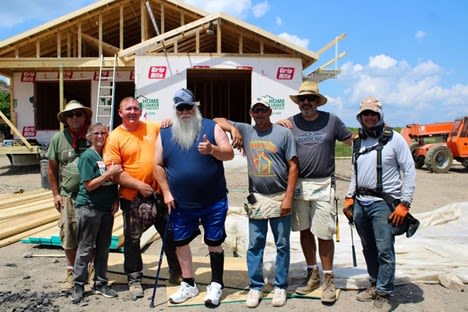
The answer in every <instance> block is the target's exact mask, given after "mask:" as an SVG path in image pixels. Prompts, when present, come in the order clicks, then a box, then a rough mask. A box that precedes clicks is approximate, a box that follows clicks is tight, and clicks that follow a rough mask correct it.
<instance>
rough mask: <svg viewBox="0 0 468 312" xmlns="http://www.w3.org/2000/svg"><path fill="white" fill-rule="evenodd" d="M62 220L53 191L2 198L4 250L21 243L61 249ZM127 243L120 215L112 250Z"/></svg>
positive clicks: (0, 217) (0, 239)
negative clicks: (59, 247)
mask: <svg viewBox="0 0 468 312" xmlns="http://www.w3.org/2000/svg"><path fill="white" fill-rule="evenodd" d="M58 217H59V214H58V212H57V210H56V209H55V207H54V203H53V198H52V192H51V191H49V190H44V189H41V190H35V191H28V192H24V193H19V194H2V195H0V247H3V246H7V245H10V244H13V243H16V242H18V241H21V242H23V243H29V244H36V245H45V246H60V237H59V228H58V226H57V220H58ZM152 234H153V235H148V234H147V235H146V236H150V237H149V238H148V240H151V241H152V240H153V239H154V236H155V235H156V233H155V232H153V233H152ZM123 241H124V240H123V222H122V217H121V212H120V211H119V212H118V213H117V214H116V218H115V222H114V229H113V233H112V242H111V246H110V249H111V250H119V249H121V247H122V246H123ZM145 243H147V241H146V242H145Z"/></svg>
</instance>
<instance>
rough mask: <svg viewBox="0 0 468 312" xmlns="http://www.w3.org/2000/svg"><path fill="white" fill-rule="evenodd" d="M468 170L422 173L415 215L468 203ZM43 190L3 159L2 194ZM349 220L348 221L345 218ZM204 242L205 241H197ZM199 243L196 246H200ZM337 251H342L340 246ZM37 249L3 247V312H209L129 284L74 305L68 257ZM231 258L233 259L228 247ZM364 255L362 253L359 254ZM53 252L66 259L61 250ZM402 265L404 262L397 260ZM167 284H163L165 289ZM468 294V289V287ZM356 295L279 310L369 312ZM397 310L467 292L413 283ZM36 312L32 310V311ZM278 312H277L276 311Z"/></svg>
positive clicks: (341, 165) (31, 174)
mask: <svg viewBox="0 0 468 312" xmlns="http://www.w3.org/2000/svg"><path fill="white" fill-rule="evenodd" d="M226 167H227V169H226V177H227V180H228V186H229V190H230V193H229V199H230V205H231V206H240V205H241V204H242V203H243V201H244V198H245V196H246V194H247V191H246V185H247V178H246V169H245V167H243V166H239V165H229V164H227V165H226ZM336 172H337V183H338V188H337V194H338V196H339V197H340V198H342V197H343V196H344V193H345V190H346V188H347V186H348V182H349V178H350V173H351V165H350V160H349V159H341V160H337V170H336ZM467 178H468V170H467V169H465V168H463V167H462V166H461V165H459V164H456V165H455V166H454V168H453V169H452V170H450V171H449V172H448V173H447V174H432V173H430V172H428V171H426V170H417V187H416V194H415V198H414V202H413V207H412V210H413V212H416V213H417V212H423V211H431V210H433V209H436V208H439V207H442V206H444V205H446V204H448V203H453V202H466V201H468V192H466V187H467V183H468V182H467V181H468V179H467ZM40 187H41V177H40V172H39V167H38V166H37V167H28V168H12V167H10V166H9V163H8V160H7V158H6V157H4V156H0V194H8V193H13V192H15V191H18V190H20V189H22V190H24V191H28V190H33V189H37V188H40ZM342 217H343V218H344V216H342ZM195 241H199V240H195ZM195 241H194V242H195ZM336 248H340V247H339V245H337V246H336ZM33 249H35V251H34V253H35V254H47V253H48V250H47V249H46V250H44V249H41V250H40V252H39V249H38V248H37V247H35V246H33V245H28V244H22V243H16V244H13V245H10V246H6V247H3V248H1V251H0V277H1V278H0V310H1V311H97V312H104V311H106V312H108V311H113V312H118V311H127V312H128V311H136V310H139V311H155V310H157V311H167V310H169V309H178V310H180V311H203V310H206V309H207V308H205V307H177V308H169V307H168V306H167V304H166V293H165V287H159V288H158V289H157V297H156V307H155V308H150V307H149V302H150V301H149V300H150V298H151V295H152V287H150V288H147V289H146V290H145V298H143V299H140V300H138V301H131V300H130V298H129V296H128V292H127V288H126V285H114V289H116V290H117V291H118V294H119V297H118V298H116V299H108V298H104V297H102V296H94V295H91V296H88V297H86V302H85V304H84V305H73V304H71V303H70V299H69V298H68V297H66V296H62V295H61V294H60V284H59V282H60V281H61V280H62V279H63V278H64V272H65V269H64V268H65V264H64V258H63V257H46V256H42V257H25V255H28V254H31V251H32V250H33ZM159 250H160V242H159V241H156V242H154V243H153V244H151V245H150V247H149V248H147V249H146V250H145V253H148V254H159ZM225 250H226V255H229V256H230V255H232V250H231V249H230V248H229V246H225ZM357 251H358V252H360V248H358V249H357ZM192 252H193V254H194V255H197V256H206V255H207V250H206V246H201V245H198V244H197V243H195V246H193V247H192ZM50 253H53V254H60V250H51V251H50ZM397 261H398V259H397ZM161 285H163V283H162V284H161ZM464 290H465V291H466V290H467V287H466V285H465V287H464ZM356 293H357V292H356V291H354V290H352V291H351V290H346V291H341V293H340V296H339V300H338V301H337V302H336V303H335V304H334V305H332V306H324V305H322V304H321V303H320V301H319V300H311V299H297V298H295V299H289V300H288V302H287V304H286V305H285V306H284V307H281V308H276V309H277V310H279V311H289V310H294V311H310V310H313V311H330V312H331V311H345V310H347V311H354V312H358V311H368V310H371V309H372V304H371V303H361V302H358V301H356V300H355V296H356ZM391 302H392V307H393V310H394V311H421V312H422V311H437V312H438V311H468V296H466V294H465V292H464V291H456V290H452V289H447V288H444V287H442V286H441V285H438V284H425V283H410V284H405V285H402V286H398V287H396V289H395V293H394V296H393V298H392V299H391ZM28 306H29V307H30V308H27V307H28ZM271 308H272V307H271V302H268V301H265V302H262V303H261V304H260V305H259V306H258V307H257V309H256V310H257V311H259V312H264V311H265V312H266V311H270V310H271ZM276 309H275V310H276ZM217 310H218V311H226V312H228V311H229V312H231V311H232V312H237V311H245V310H246V307H245V305H244V304H243V303H233V304H221V305H220V306H219V307H218V308H217Z"/></svg>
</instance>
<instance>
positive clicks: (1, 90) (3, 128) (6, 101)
mask: <svg viewBox="0 0 468 312" xmlns="http://www.w3.org/2000/svg"><path fill="white" fill-rule="evenodd" d="M0 110H1V111H2V113H3V114H4V115H5V116H7V117H8V118H10V93H9V86H8V85H7V84H6V82H5V81H3V80H0ZM0 133H1V134H3V135H4V136H8V135H9V133H10V129H9V127H8V125H6V124H3V123H2V124H0Z"/></svg>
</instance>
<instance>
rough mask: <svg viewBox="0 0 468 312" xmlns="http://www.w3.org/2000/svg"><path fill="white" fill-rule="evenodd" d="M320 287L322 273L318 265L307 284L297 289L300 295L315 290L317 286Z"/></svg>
mask: <svg viewBox="0 0 468 312" xmlns="http://www.w3.org/2000/svg"><path fill="white" fill-rule="evenodd" d="M319 287H320V274H319V269H318V268H317V267H316V268H314V269H313V270H312V272H311V273H310V277H309V280H308V281H307V284H306V285H305V286H303V287H299V288H297V289H296V293H297V294H299V295H307V294H308V293H311V292H313V291H314V290H316V289H317V288H319Z"/></svg>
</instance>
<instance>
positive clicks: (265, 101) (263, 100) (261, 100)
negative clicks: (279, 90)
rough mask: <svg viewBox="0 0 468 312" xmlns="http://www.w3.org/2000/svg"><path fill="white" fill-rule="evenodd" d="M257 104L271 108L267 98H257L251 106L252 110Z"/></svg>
mask: <svg viewBox="0 0 468 312" xmlns="http://www.w3.org/2000/svg"><path fill="white" fill-rule="evenodd" d="M257 104H262V105H263V106H265V107H266V108H270V101H269V100H268V98H267V97H266V96H259V97H256V98H254V99H253V100H252V105H250V108H253V107H254V106H255V105H257Z"/></svg>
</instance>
